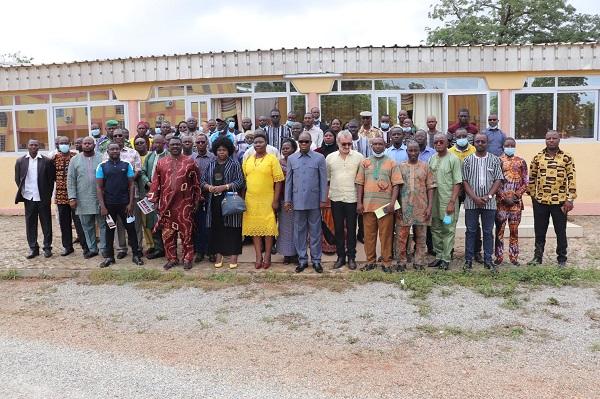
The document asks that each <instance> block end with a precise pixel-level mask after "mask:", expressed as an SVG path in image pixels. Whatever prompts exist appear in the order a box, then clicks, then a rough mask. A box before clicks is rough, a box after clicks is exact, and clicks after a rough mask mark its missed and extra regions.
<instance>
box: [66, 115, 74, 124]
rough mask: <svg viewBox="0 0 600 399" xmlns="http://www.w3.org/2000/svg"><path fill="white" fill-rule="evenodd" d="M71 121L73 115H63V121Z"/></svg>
mask: <svg viewBox="0 0 600 399" xmlns="http://www.w3.org/2000/svg"><path fill="white" fill-rule="evenodd" d="M71 122H73V117H72V116H71V115H65V123H71Z"/></svg>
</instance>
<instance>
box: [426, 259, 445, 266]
mask: <svg viewBox="0 0 600 399" xmlns="http://www.w3.org/2000/svg"><path fill="white" fill-rule="evenodd" d="M441 262H442V260H441V259H434V260H433V261H431V262H429V264H428V265H427V267H438V266H439V265H440V263H441Z"/></svg>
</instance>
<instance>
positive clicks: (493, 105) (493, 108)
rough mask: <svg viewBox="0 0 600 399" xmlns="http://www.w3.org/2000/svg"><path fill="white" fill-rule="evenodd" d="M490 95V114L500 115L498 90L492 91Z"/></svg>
mask: <svg viewBox="0 0 600 399" xmlns="http://www.w3.org/2000/svg"><path fill="white" fill-rule="evenodd" d="M489 97H490V103H489V104H488V115H489V114H496V115H498V92H497V91H490V94H489Z"/></svg>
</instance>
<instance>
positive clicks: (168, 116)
mask: <svg viewBox="0 0 600 399" xmlns="http://www.w3.org/2000/svg"><path fill="white" fill-rule="evenodd" d="M140 118H141V119H142V120H145V121H148V123H149V124H150V125H152V122H153V121H154V122H155V123H156V122H160V121H163V120H166V121H169V122H171V126H174V125H175V124H177V122H179V121H182V120H185V101H184V100H162V101H148V102H140Z"/></svg>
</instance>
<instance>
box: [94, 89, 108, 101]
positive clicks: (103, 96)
mask: <svg viewBox="0 0 600 399" xmlns="http://www.w3.org/2000/svg"><path fill="white" fill-rule="evenodd" d="M90 100H91V101H105V100H111V98H110V91H109V90H99V91H90Z"/></svg>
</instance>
